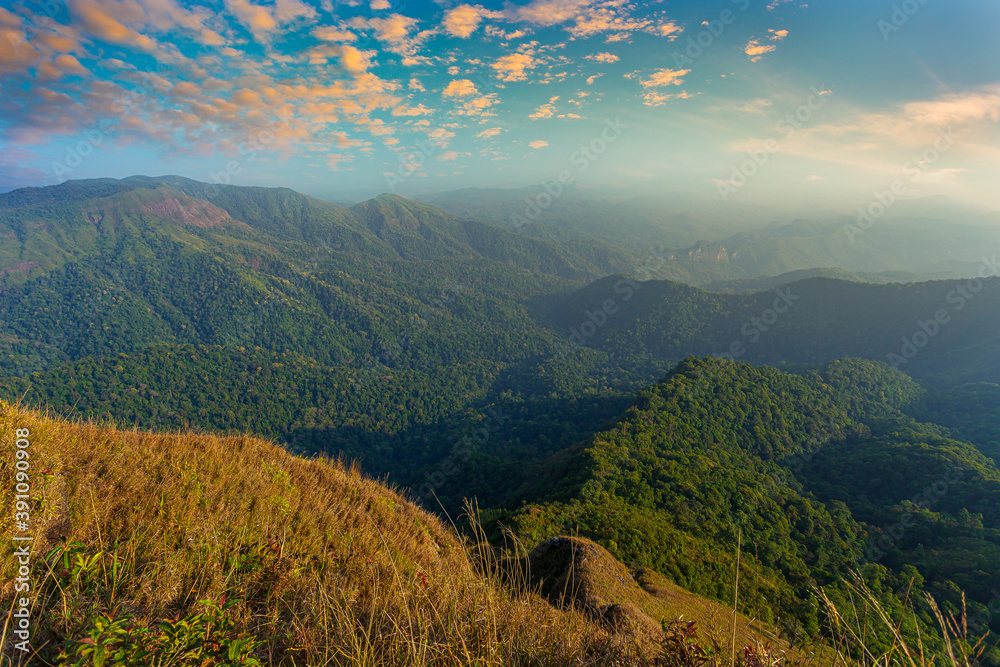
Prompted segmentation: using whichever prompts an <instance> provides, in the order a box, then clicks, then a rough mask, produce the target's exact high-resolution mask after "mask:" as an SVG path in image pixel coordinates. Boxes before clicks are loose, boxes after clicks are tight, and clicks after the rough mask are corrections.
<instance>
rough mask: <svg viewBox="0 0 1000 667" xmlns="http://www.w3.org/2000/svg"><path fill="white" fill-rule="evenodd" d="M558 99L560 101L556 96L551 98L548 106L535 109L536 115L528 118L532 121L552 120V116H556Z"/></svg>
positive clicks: (544, 105)
mask: <svg viewBox="0 0 1000 667" xmlns="http://www.w3.org/2000/svg"><path fill="white" fill-rule="evenodd" d="M558 99H559V96H558V95H556V96H555V97H553V98H551V99H550V100H549V101H548V102H547V103H546V104H543V105H542V106H540V107H538V108H537V109H535V113H533V114H531V115H530V116H528V118H530V119H531V120H541V119H542V118H552V116H553V115H555V112H556V101H557V100H558Z"/></svg>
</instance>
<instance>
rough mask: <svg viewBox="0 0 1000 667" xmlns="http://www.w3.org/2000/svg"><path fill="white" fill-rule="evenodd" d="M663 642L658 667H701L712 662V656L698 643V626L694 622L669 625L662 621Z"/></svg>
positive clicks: (679, 622) (677, 621)
mask: <svg viewBox="0 0 1000 667" xmlns="http://www.w3.org/2000/svg"><path fill="white" fill-rule="evenodd" d="M661 626H662V628H663V641H662V643H661V644H660V655H659V656H658V657H657V658H656V661H655V663H654V664H655V665H657V667H659V666H661V665H662V667H701V666H702V665H708V664H711V662H712V656H711V655H710V654H709V653H708V652H707V651H705V649H704V648H702V646H701V644H700V642H699V641H698V626H697V624H696V623H695V622H694V621H687V622H684V621H682V620H680V619H678V620H676V621H673V622H671V623H667V622H666V621H661Z"/></svg>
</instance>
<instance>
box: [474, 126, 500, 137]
mask: <svg viewBox="0 0 1000 667" xmlns="http://www.w3.org/2000/svg"><path fill="white" fill-rule="evenodd" d="M501 132H503V129H501V128H499V127H491V128H489V129H486V130H483V131H482V132H480V133H479V134H477V135H476V138H478V139H489V138H491V137H495V136H497V135H498V134H500V133H501Z"/></svg>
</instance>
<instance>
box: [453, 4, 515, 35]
mask: <svg viewBox="0 0 1000 667" xmlns="http://www.w3.org/2000/svg"><path fill="white" fill-rule="evenodd" d="M503 17H504V14H503V12H495V11H492V10H489V9H486V8H484V7H481V6H480V5H459V6H458V7H454V8H453V9H449V10H448V11H447V12H445V15H444V29H445V32H447V33H448V34H449V35H453V36H455V37H461V38H463V39H465V38H467V37H469V36H470V35H472V33H474V32H475V31H476V28H478V27H479V24H480V23H482V21H483V19H502V18H503Z"/></svg>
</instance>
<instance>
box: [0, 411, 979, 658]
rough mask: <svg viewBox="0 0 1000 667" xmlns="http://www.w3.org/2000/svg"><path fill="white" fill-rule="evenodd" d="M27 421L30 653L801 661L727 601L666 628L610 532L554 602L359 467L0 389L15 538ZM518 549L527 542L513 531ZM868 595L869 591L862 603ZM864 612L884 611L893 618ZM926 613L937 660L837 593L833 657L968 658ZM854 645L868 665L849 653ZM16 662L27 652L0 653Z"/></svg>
mask: <svg viewBox="0 0 1000 667" xmlns="http://www.w3.org/2000/svg"><path fill="white" fill-rule="evenodd" d="M23 428H27V429H29V430H30V433H31V434H30V441H31V445H30V449H29V451H30V455H31V494H30V495H31V501H30V502H31V513H32V533H33V535H34V537H35V543H34V544H35V548H34V551H33V555H32V563H31V581H32V586H33V590H32V598H31V604H32V609H31V617H32V622H33V626H32V644H31V645H32V649H33V651H34V652H33V653H32V654H31V655H30V656H27V657H24V656H21V657H22V660H21V663H20V664H25V665H28V664H30V665H46V664H75V665H164V666H165V665H200V666H202V667H207V666H210V665H289V666H291V665H369V666H373V667H375V666H387V665H399V666H403V665H406V666H411V665H413V666H421V665H426V666H428V667H431V666H433V667H445V666H449V665H476V666H482V667H488V666H493V665H496V666H497V667H499V666H501V665H566V666H569V665H623V666H625V665H635V666H637V667H639V666H645V665H673V666H676V667H697V666H702V665H704V666H721V665H727V666H728V667H733V666H734V664H735V665H736V666H738V667H750V666H754V667H761V666H763V665H768V666H771V667H773V666H775V665H789V664H792V663H793V662H795V663H797V662H798V661H797V660H794V659H790V658H792V656H791V655H789V654H788V653H785V652H784V650H781V647H780V646H778V645H775V648H771V647H769V646H767V644H766V643H765V642H764V641H762V638H761V636H760V635H756V633H751V632H748V630H749V628H748V626H750V623H749V621H748V620H747V619H745V618H743V617H739V621H740V622H739V626H740V630H741V636H740V637H739V640H738V641H739V642H740V644H738V646H741V645H743V644H744V643H745V644H746V646H744V648H743V649H742V650H740V651H739V652H738V653H737V656H736V659H735V663H734V661H733V659H732V657H731V656H732V648H733V646H732V644H731V641H729V642H726V641H724V640H723V641H720V640H719V639H717V638H713V637H715V635H718V634H719V633H720V631H721V632H722V633H728V632H729V628H730V626H731V624H732V618H731V617H730V616H727V615H726V613H725V612H724V611H720V612H719V618H718V619H717V620H718V622H715V619H714V618H713V620H712V621H711V622H709V623H701V626H703V627H704V628H705V633H706V636H705V637H704V638H702V637H699V636H698V630H697V628H698V624H697V623H678V622H671V623H669V624H665V627H664V628H663V630H665V632H664V631H663V630H661V634H659V635H656V630H655V628H651V627H650V623H649V620H650V618H652V619H654V620H656V617H657V616H658V615H659V614H661V613H663V611H662V610H661V609H660V608H659V607H660V606H661V605H666V604H667V603H669V602H670V599H669V598H671V597H673V595H667V593H671V594H679V591H674V590H673V589H672V588H671V587H670V586H668V585H667V582H663V581H660V580H659V578H657V577H656V576H655V573H649V572H647V573H644V574H643V575H642V576H640V578H639V579H640V582H641V583H642V584H643V585H644V587H645V590H643V587H640V583H639V582H636V581H635V580H633V579H632V578H631V575H630V574H629V573H628V572H627V570H626V569H625V568H624V566H621V564H620V563H618V562H617V561H614V559H613V558H611V557H610V555H608V556H607V558H604V557H603V556H604V554H605V552H604V550H603V549H600V548H599V547H597V545H592V544H590V543H583V542H580V544H577V542H579V541H578V540H577V541H574V542H572V544H573V545H577V546H580V545H582V546H583V547H587V548H586V549H584V551H585V552H586V554H588V556H587V558H590V559H592V560H591V562H588V563H583V562H580V563H574V564H573V567H572V568H571V570H572V573H571V575H570V576H564V577H563V579H564V580H565V581H563V584H564V585H563V589H568V588H573V589H580V590H574V595H576V594H578V593H580V592H581V591H582V592H584V593H586V596H585V597H586V598H587V599H588V600H590V602H591V604H589V606H588V604H584V605H582V609H581V607H580V606H578V605H575V604H569V605H567V604H562V605H559V606H560V607H561V608H558V609H557V608H554V607H553V606H552V605H550V604H549V603H548V602H546V600H545V599H544V598H543V597H542V596H541V595H540V594H538V589H535V588H532V586H531V585H530V584H529V581H530V580H531V579H530V576H529V573H528V572H527V571H523V570H519V569H518V567H517V566H514V567H512V566H511V564H517V563H525V562H526V559H525V558H523V557H513V558H506V559H504V558H503V557H501V556H502V553H503V552H498V551H497V550H496V549H494V548H493V547H492V546H490V545H488V544H487V543H486V542H485V539H473V540H463V539H462V538H460V537H459V536H458V535H457V533H456V532H455V531H454V530H452V529H450V528H449V527H447V526H445V525H444V524H442V523H441V521H440V520H438V518H437V517H435V516H434V515H431V514H429V513H428V512H425V511H424V510H422V509H420V508H418V507H417V506H415V505H414V504H412V503H410V502H409V501H407V500H406V499H404V498H403V497H402V496H400V495H399V494H398V493H396V492H394V491H392V490H390V489H387V488H386V487H385V486H383V485H382V484H380V483H378V482H376V481H374V480H372V479H369V478H366V477H364V476H363V475H361V474H360V472H359V471H358V470H357V469H355V468H353V467H350V466H344V465H342V464H340V463H339V462H336V461H329V460H307V459H302V458H297V457H294V456H291V455H289V454H288V453H287V452H286V451H285V450H283V449H282V448H280V447H278V446H277V445H275V444H273V443H269V442H266V441H263V440H259V439H256V438H251V437H229V438H221V437H215V436H210V435H197V434H173V435H171V434H150V433H144V432H139V431H135V430H120V429H117V428H115V427H113V426H110V425H98V424H85V423H72V424H71V423H67V422H65V421H60V420H56V419H50V418H48V417H46V416H43V415H40V414H38V413H36V412H32V411H29V410H25V409H22V408H19V407H10V406H7V405H0V443H2V448H0V451H2V452H3V454H2V456H3V458H2V459H0V506H2V507H3V508H4V509H3V511H0V529H2V532H3V533H4V534H5V535H10V534H11V533H12V532H13V531H14V528H15V526H14V517H13V514H12V512H11V511H9V508H11V507H13V505H14V500H15V498H14V495H15V484H14V481H15V480H14V470H13V465H12V464H13V462H14V454H13V452H14V447H13V443H14V440H15V431H16V429H23ZM472 514H473V515H474V514H475V513H474V512H472ZM472 524H473V526H475V521H474V520H473V522H472ZM478 537H479V538H482V534H481V532H480V533H479V534H478ZM13 551H14V547H13V541H12V540H11V539H9V537H7V538H5V539H4V540H3V544H2V545H0V604H2V605H4V606H5V607H6V608H8V609H9V608H12V607H13V605H14V603H15V600H16V597H19V596H16V595H15V591H14V578H15V574H16V572H17V566H18V564H17V561H16V558H15V557H14V553H13ZM576 551H577V550H573V553H576ZM508 553H514V554H516V555H517V556H526V554H525V553H524V552H523V548H521V547H519V546H518V545H514V548H513V550H512V552H508ZM581 553H583V552H581ZM577 569H579V572H577ZM552 574H553V575H555V576H556V577H557V578H558V576H560V574H562V573H561V572H553V573H552ZM581 577H582V578H581ZM588 582H589V583H592V584H594V585H593V586H591V587H590V588H587V585H589V584H588ZM583 589H586V590H585V591H584V590H583ZM548 593H549V594H550V596H551V594H552V593H553V591H548ZM864 594H865V591H864V590H863V589H861V588H859V589H858V596H859V599H860V598H862V597H863V596H864ZM21 595H23V594H21ZM557 597H558V594H557ZM661 598H662V599H661ZM685 600H686V598H685ZM872 601H873V600H872ZM563 602H565V599H563ZM931 604H933V601H931ZM831 608H832V605H831ZM871 608H872V609H873V610H875V612H876V613H875V616H876V617H878V618H879V620H880V621H881V622H882V623H883V624H885V625H886V627H888V628H890V629H891V628H893V627H894V626H893V624H894V623H898V622H899V621H898V619H896V620H894V619H891V618H888V616H887V615H886V614H884V613H881V616H879V614H878V611H879V610H878V607H877V604H876V605H875V606H873V607H871ZM721 609H722V608H721V606H720V610H721ZM595 612H599V613H597V614H596V615H595ZM937 615H938V618H939V621H940V624H941V627H942V633H943V636H944V637H945V640H946V641H945V644H944V645H945V647H946V650H945V652H944V654H942V655H937V656H932V657H931V658H927V657H926V656H925V655H924V647H922V646H921V647H916V648H914V647H907V646H905V645H904V644H903V643H902V641H901V640H900V641H899V642H896V643H895V644H894V645H893V648H892V650H891V651H889V652H883V653H881V654H878V655H876V654H874V653H873V652H872V651H871V650H869V649H868V648H866V647H865V646H864V637H865V631H864V630H863V629H862V630H859V629H857V628H855V629H853V630H852V629H851V628H849V627H848V624H847V622H846V621H844V620H843V618H842V617H840V616H839V615H837V614H836V610H835V609H833V610H832V612H831V618H834V620H835V623H836V624H837V627H836V628H834V630H836V631H837V632H835V633H834V640H835V643H837V646H838V648H840V649H841V651H840V652H839V655H838V656H837V658H836V662H837V664H841V665H848V664H862V665H865V666H866V667H867V666H871V667H874V666H876V665H879V666H881V665H890V664H899V665H906V666H907V667H929V666H930V665H939V664H945V665H950V666H951V667H972V665H974V664H975V655H976V651H977V650H979V648H978V647H977V646H975V645H971V646H970V643H969V642H968V641H966V640H965V638H964V636H962V634H961V628H963V627H964V626H963V625H962V622H961V619H959V620H956V619H952V618H948V619H946V618H945V617H944V616H943V615H941V614H940V612H937ZM852 618H857V615H856V614H855V615H854V616H853V617H852ZM667 620H669V618H668V619H667ZM896 627H898V626H896ZM10 629H11V628H10V626H9V619H8V622H7V623H6V624H5V625H4V626H3V628H2V632H0V647H2V648H3V651H2V653H3V655H6V656H15V657H16V656H18V655H19V654H17V652H15V651H14V650H13V649H12V643H13V639H14V638H13V636H12V634H11V633H10ZM720 629H721V630H720ZM713 632H714V633H715V635H713V634H712V633H713ZM743 633H746V634H745V635H743ZM754 635H756V636H754ZM897 637H898V634H897ZM859 647H860V648H859ZM848 649H852V650H854V652H855V653H860V656H861V659H860V661H858V662H849V661H848V660H847V659H846V658H845V657H844V655H845V654H847V653H849V652H850V651H849V650H848ZM6 664H18V663H16V662H10V661H9V660H5V659H4V658H3V657H0V667H3V666H4V665H6ZM822 664H833V663H831V662H823V663H822Z"/></svg>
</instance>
